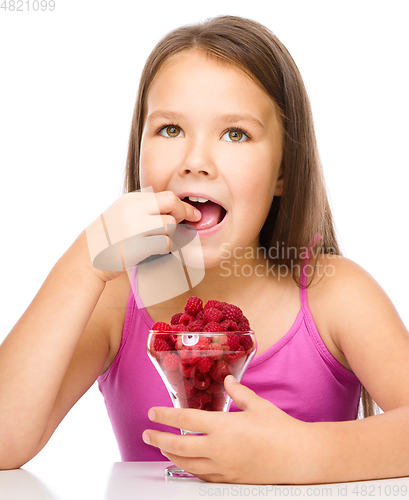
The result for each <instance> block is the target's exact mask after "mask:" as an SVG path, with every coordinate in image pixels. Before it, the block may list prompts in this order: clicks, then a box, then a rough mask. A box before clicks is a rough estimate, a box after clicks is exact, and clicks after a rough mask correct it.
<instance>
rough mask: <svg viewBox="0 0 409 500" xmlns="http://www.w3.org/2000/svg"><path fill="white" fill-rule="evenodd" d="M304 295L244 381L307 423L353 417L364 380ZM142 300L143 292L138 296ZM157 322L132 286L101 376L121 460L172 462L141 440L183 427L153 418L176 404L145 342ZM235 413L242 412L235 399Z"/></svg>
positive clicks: (279, 406)
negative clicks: (329, 340) (328, 341)
mask: <svg viewBox="0 0 409 500" xmlns="http://www.w3.org/2000/svg"><path fill="white" fill-rule="evenodd" d="M307 264H308V260H306V261H305V263H304V266H303V270H302V275H301V283H302V284H303V285H305V283H306V275H305V269H306V266H307ZM136 274H137V273H136V266H135V268H133V270H132V278H131V279H132V280H133V282H134V283H135V284H134V288H135V290H136ZM300 295H301V309H300V310H299V312H298V315H297V317H296V319H295V321H294V323H293V325H292V327H291V328H290V330H289V331H288V332H287V333H286V334H285V335H284V336H283V337H282V338H281V339H280V340H278V342H276V343H275V344H274V345H273V346H271V347H270V348H269V349H267V350H266V351H265V352H263V353H262V354H261V355H259V356H256V357H255V358H254V359H253V360H252V362H251V363H250V365H249V367H248V369H247V372H246V373H245V374H244V376H243V379H242V384H244V385H246V386H247V387H249V388H250V389H252V390H253V391H255V392H256V393H257V394H258V395H259V396H261V397H263V398H264V399H267V400H269V401H271V402H272V403H273V404H275V405H276V406H277V407H278V408H280V409H281V410H283V411H285V412H286V413H288V414H289V415H291V416H292V417H295V418H297V419H299V420H303V421H305V422H323V421H332V422H335V421H342V420H355V419H356V418H357V414H358V406H359V399H360V394H361V384H360V382H359V380H358V378H357V377H356V376H355V375H354V374H353V373H351V372H350V371H349V370H347V369H346V368H345V367H344V366H343V365H341V363H339V361H337V360H336V359H335V358H334V357H333V355H332V354H331V353H330V352H329V351H328V349H327V347H326V346H325V344H324V342H323V341H322V339H321V337H320V334H319V333H318V330H317V327H316V326H315V323H314V319H313V317H312V314H311V311H310V310H309V308H308V302H307V290H306V289H302V288H301V289H300ZM136 300H139V301H140V298H139V297H138V296H136ZM140 305H141V304H140ZM153 323H154V321H153V320H152V318H151V317H150V316H149V315H148V313H147V311H146V309H145V308H140V309H138V307H137V305H136V302H135V298H134V295H133V293H132V289H131V292H130V295H129V299H128V305H127V310H126V316H125V324H124V329H123V333H122V341H121V344H120V348H119V351H118V354H117V356H116V358H115V360H114V362H113V363H112V365H111V366H110V367H109V369H108V370H107V371H106V372H105V373H104V374H103V375H101V376H100V377H99V378H98V383H99V389H100V391H101V393H102V394H103V396H104V399H105V404H106V407H107V410H108V415H109V418H110V420H111V423H112V428H113V430H114V433H115V436H116V439H117V441H118V446H119V450H120V453H121V458H122V460H123V461H151V460H166V458H165V457H164V456H163V455H162V454H161V453H160V451H159V450H158V449H157V448H154V447H152V446H149V445H146V444H145V443H144V442H143V441H142V433H143V431H144V430H145V429H159V430H164V431H167V432H175V433H179V431H178V430H177V429H173V428H170V427H167V426H164V425H161V424H154V423H152V422H151V421H150V420H149V419H148V416H147V414H148V410H149V408H151V407H152V406H172V403H171V400H170V396H169V394H168V392H167V390H166V388H165V386H164V384H163V382H162V380H161V378H160V377H159V375H158V373H157V372H156V369H155V367H154V366H153V364H152V362H151V361H150V359H149V358H148V356H147V354H146V340H147V336H148V332H149V330H150V329H151V327H152V325H153ZM256 335H257V332H256ZM230 411H240V410H239V409H238V408H237V406H236V405H235V404H234V403H232V405H231V410H230Z"/></svg>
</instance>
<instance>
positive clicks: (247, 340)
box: [238, 335, 253, 351]
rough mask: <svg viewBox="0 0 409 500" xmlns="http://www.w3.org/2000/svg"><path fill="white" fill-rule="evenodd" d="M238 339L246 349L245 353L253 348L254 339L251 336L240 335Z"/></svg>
mask: <svg viewBox="0 0 409 500" xmlns="http://www.w3.org/2000/svg"><path fill="white" fill-rule="evenodd" d="M238 337H239V342H240V345H242V346H243V347H244V350H245V351H247V350H248V349H251V347H253V339H252V338H251V337H250V335H239V336H238Z"/></svg>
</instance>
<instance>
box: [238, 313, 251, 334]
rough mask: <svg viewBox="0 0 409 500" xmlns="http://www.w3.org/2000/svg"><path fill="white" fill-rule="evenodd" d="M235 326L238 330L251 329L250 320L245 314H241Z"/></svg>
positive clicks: (246, 330)
mask: <svg viewBox="0 0 409 500" xmlns="http://www.w3.org/2000/svg"><path fill="white" fill-rule="evenodd" d="M237 327H238V328H237V330H238V331H239V332H249V331H250V330H251V328H250V322H249V320H248V319H247V318H246V317H245V316H243V317H242V319H241V320H240V321H239V323H238V325H237Z"/></svg>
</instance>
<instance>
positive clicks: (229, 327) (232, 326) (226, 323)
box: [220, 319, 237, 332]
mask: <svg viewBox="0 0 409 500" xmlns="http://www.w3.org/2000/svg"><path fill="white" fill-rule="evenodd" d="M220 324H221V325H223V327H224V328H225V330H226V332H236V331H237V323H236V322H235V321H233V320H231V319H224V320H223V321H222V322H221V323H220Z"/></svg>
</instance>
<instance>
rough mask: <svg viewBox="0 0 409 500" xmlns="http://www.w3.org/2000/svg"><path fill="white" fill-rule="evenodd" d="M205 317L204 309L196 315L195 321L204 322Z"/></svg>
mask: <svg viewBox="0 0 409 500" xmlns="http://www.w3.org/2000/svg"><path fill="white" fill-rule="evenodd" d="M203 316H204V309H202V310H201V311H199V312H198V313H197V314H196V316H195V319H196V320H197V321H203Z"/></svg>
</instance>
